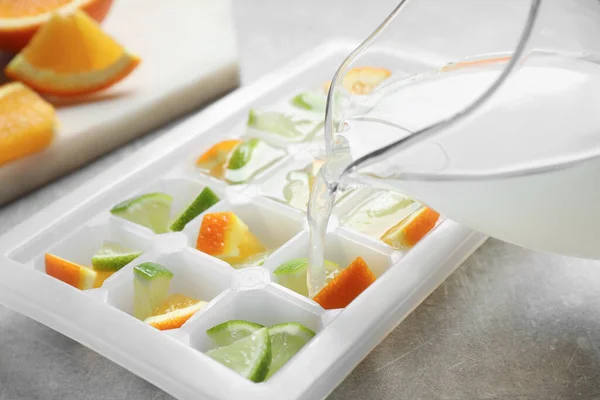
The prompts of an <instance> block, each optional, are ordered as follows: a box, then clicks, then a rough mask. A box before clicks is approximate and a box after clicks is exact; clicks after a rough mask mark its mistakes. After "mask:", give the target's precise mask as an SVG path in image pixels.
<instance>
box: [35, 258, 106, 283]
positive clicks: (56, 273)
mask: <svg viewBox="0 0 600 400" xmlns="http://www.w3.org/2000/svg"><path fill="white" fill-rule="evenodd" d="M45 261H46V273H47V274H48V275H50V276H52V277H54V278H56V279H58V280H60V281H63V282H64V283H66V284H69V285H71V286H73V287H76V288H77V289H81V290H87V289H93V288H94V287H96V279H97V274H96V271H94V270H93V269H91V268H87V267H84V266H82V265H79V264H75V263H73V262H70V261H67V260H65V259H63V258H60V257H57V256H55V255H53V254H46V256H45Z"/></svg>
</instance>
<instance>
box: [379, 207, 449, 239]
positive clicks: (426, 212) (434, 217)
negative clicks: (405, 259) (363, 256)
mask: <svg viewBox="0 0 600 400" xmlns="http://www.w3.org/2000/svg"><path fill="white" fill-rule="evenodd" d="M439 218H440V214H439V213H437V212H436V211H433V210H432V209H431V208H428V207H422V208H420V209H419V210H418V211H415V212H414V213H412V214H411V215H409V216H408V217H406V218H404V219H403V220H402V221H400V222H398V223H397V224H396V225H394V226H393V227H391V228H390V229H388V231H387V232H386V233H384V234H383V236H381V240H383V241H384V242H385V243H387V244H388V245H390V246H392V247H394V248H396V249H408V248H411V247H412V246H414V245H415V244H417V243H418V242H419V240H421V239H422V238H423V236H425V235H427V233H429V231H430V230H432V229H433V227H434V226H435V224H436V223H437V221H438V219H439Z"/></svg>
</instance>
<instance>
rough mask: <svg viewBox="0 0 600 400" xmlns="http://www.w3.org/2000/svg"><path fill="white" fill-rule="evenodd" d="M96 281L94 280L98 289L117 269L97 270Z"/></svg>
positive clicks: (95, 287)
mask: <svg viewBox="0 0 600 400" xmlns="http://www.w3.org/2000/svg"><path fill="white" fill-rule="evenodd" d="M94 271H95V272H96V281H95V282H94V289H97V288H99V287H101V286H102V285H104V281H105V280H107V279H108V278H110V277H111V275H112V274H114V273H115V271H96V270H94Z"/></svg>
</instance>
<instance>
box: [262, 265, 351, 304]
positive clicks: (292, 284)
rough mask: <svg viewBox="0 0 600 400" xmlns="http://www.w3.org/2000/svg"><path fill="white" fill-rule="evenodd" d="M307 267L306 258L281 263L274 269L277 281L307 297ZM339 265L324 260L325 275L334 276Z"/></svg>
mask: <svg viewBox="0 0 600 400" xmlns="http://www.w3.org/2000/svg"><path fill="white" fill-rule="evenodd" d="M307 268H308V258H296V259H293V260H290V261H288V262H286V263H283V264H281V265H280V266H279V267H277V269H275V271H273V275H275V279H276V281H277V283H279V284H280V285H282V286H285V287H286V288H288V289H291V290H293V291H294V292H296V293H298V294H301V295H303V296H306V297H308V287H307V285H306V270H307ZM339 268H340V267H339V265H338V264H336V263H334V262H332V261H328V260H325V272H326V274H327V276H328V277H329V276H334V275H335V274H336V273H337V271H339Z"/></svg>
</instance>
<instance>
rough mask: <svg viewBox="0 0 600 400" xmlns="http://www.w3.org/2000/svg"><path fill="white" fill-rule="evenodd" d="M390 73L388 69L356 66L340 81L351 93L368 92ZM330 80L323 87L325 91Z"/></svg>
mask: <svg viewBox="0 0 600 400" xmlns="http://www.w3.org/2000/svg"><path fill="white" fill-rule="evenodd" d="M390 75H392V72H391V71H390V70H389V69H385V68H378V67H357V68H352V69H351V70H350V71H348V73H347V74H346V76H345V77H344V80H343V82H342V85H344V89H346V90H347V91H348V92H350V93H352V94H369V93H371V92H372V91H373V89H374V88H375V86H377V85H379V84H380V83H381V82H383V81H384V80H386V79H387V78H389V77H390ZM330 85H331V82H327V83H325V85H323V89H324V90H325V91H326V92H327V91H328V90H329V86H330Z"/></svg>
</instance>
